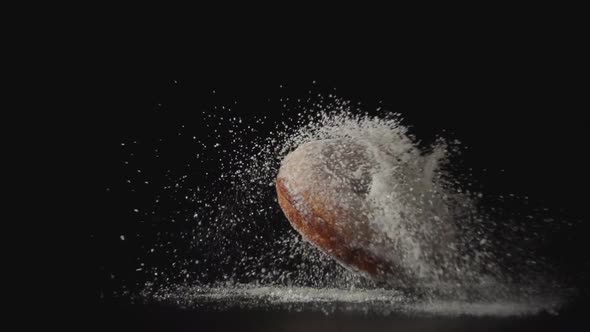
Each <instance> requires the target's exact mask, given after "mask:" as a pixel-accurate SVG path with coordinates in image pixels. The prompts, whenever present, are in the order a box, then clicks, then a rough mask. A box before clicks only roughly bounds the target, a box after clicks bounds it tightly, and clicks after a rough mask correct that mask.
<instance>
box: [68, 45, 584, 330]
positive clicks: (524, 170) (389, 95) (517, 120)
mask: <svg viewBox="0 0 590 332" xmlns="http://www.w3.org/2000/svg"><path fill="white" fill-rule="evenodd" d="M525 37H526V38H525ZM250 46H252V45H250ZM422 46H423V47H421V48H418V47H415V48H413V47H408V48H404V49H403V50H402V49H400V50H399V51H397V50H396V51H394V52H387V53H386V54H384V53H383V52H381V51H382V50H384V49H386V48H388V47H391V48H394V47H392V46H390V45H381V46H376V47H374V48H370V47H364V48H362V51H361V52H359V50H358V49H357V50H356V52H355V53H350V52H349V50H351V49H354V48H355V45H350V44H345V45H343V47H342V49H341V50H340V51H339V52H334V53H335V54H334V53H329V54H327V53H321V52H319V51H318V50H315V51H314V49H313V48H312V49H310V50H309V51H308V50H307V49H306V50H302V49H298V50H297V51H295V50H291V49H280V50H276V49H275V50H272V51H269V52H268V53H264V52H260V53H256V54H255V55H254V54H253V53H251V52H249V51H248V49H247V48H244V47H242V45H236V46H235V47H233V48H229V49H228V50H227V51H226V52H220V53H221V54H219V55H218V53H214V52H212V51H211V48H202V49H199V51H198V52H196V53H198V54H199V55H198V56H195V57H183V56H182V55H181V54H179V53H174V52H172V51H171V53H173V54H172V55H167V56H165V57H161V58H158V57H155V58H156V59H154V60H152V57H150V60H146V59H145V58H142V57H135V56H129V55H128V54H123V53H121V54H119V53H117V52H116V51H115V50H113V52H108V54H105V57H104V58H103V60H99V61H97V62H96V63H95V68H94V69H93V70H92V74H90V73H89V76H90V77H91V83H90V84H89V85H87V86H84V87H82V88H83V90H85V92H86V93H88V95H89V96H92V97H88V98H86V99H85V102H84V103H83V104H81V105H80V108H81V109H84V108H88V109H93V110H95V111H94V112H92V113H91V114H92V115H91V116H83V117H82V118H83V121H82V123H81V126H80V128H79V129H80V130H81V131H82V132H84V137H88V138H89V141H86V142H85V145H84V152H90V153H88V154H86V153H84V154H83V155H84V158H87V159H84V165H85V166H88V167H89V172H91V174H92V176H91V177H90V178H89V179H88V178H86V179H87V180H84V182H83V183H82V185H83V186H85V187H86V189H88V188H91V189H90V190H89V191H90V192H92V193H93V194H92V196H90V197H87V198H86V199H84V206H86V205H88V208H89V209H91V211H95V213H93V215H92V216H90V217H85V220H84V224H83V225H81V228H83V229H84V231H85V232H86V234H85V236H86V239H87V241H86V240H84V242H86V243H85V247H86V246H87V247H89V249H90V254H89V256H87V257H89V259H87V260H86V262H87V263H88V271H87V272H84V273H86V274H87V275H85V276H84V277H85V278H84V280H88V282H87V283H86V285H85V286H86V288H85V294H87V295H88V298H89V299H90V300H89V301H88V303H89V306H88V310H87V313H89V314H90V317H91V319H92V321H95V322H96V324H97V326H104V327H107V328H109V329H110V328H112V327H113V328H117V327H118V328H131V329H133V328H135V327H139V326H142V327H147V326H150V327H153V328H165V329H167V328H180V329H192V328H195V329H198V328H204V330H207V329H208V328H212V327H214V326H216V325H217V326H219V327H225V328H228V329H230V328H231V329H234V328H237V326H241V327H243V328H246V329H248V328H249V329H254V330H255V329H256V327H261V326H262V325H264V324H267V325H268V326H267V325H264V326H266V327H264V328H271V327H273V326H274V325H273V324H275V323H276V324H285V325H284V326H297V324H303V325H302V326H307V325H306V324H311V323H313V324H319V325H322V324H324V325H322V326H325V328H328V329H329V328H341V327H342V326H343V324H344V325H345V326H348V327H349V328H352V327H353V326H356V327H359V328H360V327H361V326H364V327H368V328H375V329H378V328H384V326H393V325H395V326H404V327H416V328H417V327H429V328H437V327H440V326H447V327H450V325H449V324H451V325H452V324H457V325H456V326H459V327H463V328H467V327H469V326H488V327H490V328H514V329H516V328H521V327H527V326H532V325H527V324H529V323H530V324H537V326H542V327H545V328H549V327H554V326H561V324H564V323H565V322H566V321H568V320H569V318H568V317H570V316H568V315H572V317H578V316H576V315H577V314H576V313H578V312H581V311H582V310H583V302H582V299H583V296H586V293H585V292H586V291H585V290H584V289H582V290H580V293H579V294H580V299H578V300H577V302H576V303H575V305H573V306H572V308H568V310H569V311H568V312H570V313H567V312H566V314H564V315H562V316H561V317H560V318H551V317H545V316H543V317H541V318H536V319H516V320H508V321H507V322H503V321H498V320H494V319H487V320H486V319H483V320H477V319H465V320H464V321H461V320H460V319H459V320H457V321H455V320H452V319H450V320H445V319H440V321H437V319H427V320H423V321H421V320H419V319H417V320H412V319H409V318H395V317H392V318H390V319H386V318H378V317H373V318H371V317H365V318H358V317H357V318H355V317H340V316H336V317H323V316H321V315H316V314H312V313H308V314H306V313H300V314H285V313H281V314H277V315H274V314H269V313H263V312H262V313H261V312H254V311H253V312H227V313H215V314H213V313H208V312H206V311H205V312H190V311H188V312H186V311H179V310H175V309H174V308H162V307H158V306H147V307H142V306H139V305H136V306H133V305H131V306H130V305H127V304H125V303H124V301H123V303H121V302H119V301H117V300H113V299H110V298H109V296H108V293H109V291H111V290H112V289H111V288H112V287H113V285H112V283H111V282H110V281H109V280H108V275H109V274H110V273H117V274H118V275H121V274H122V275H123V276H124V277H125V278H127V279H129V278H132V274H129V275H127V276H125V273H126V272H125V271H126V270H127V268H126V264H127V263H129V262H130V260H132V259H133V257H134V254H135V252H134V250H133V248H123V249H122V248H121V247H120V246H118V244H117V243H118V236H119V234H120V233H121V230H122V229H123V230H125V231H129V232H132V231H133V227H134V226H133V223H132V221H131V219H130V218H129V215H128V210H129V208H130V206H129V204H128V202H129V198H128V197H126V196H125V195H124V194H118V196H117V194H116V193H115V194H113V193H109V192H106V191H105V188H108V187H111V188H112V187H113V186H115V187H116V183H118V182H121V181H122V180H123V179H124V177H125V174H124V170H122V168H121V167H120V164H121V160H122V159H123V158H125V157H126V156H125V154H124V153H123V152H121V149H120V143H121V142H122V141H129V140H133V139H139V140H144V141H149V140H151V139H154V138H155V137H171V136H174V135H176V134H177V129H178V125H180V124H191V123H192V124H195V123H198V122H199V121H200V119H199V117H198V116H199V112H195V111H198V110H200V109H206V108H208V107H211V106H212V105H231V104H232V103H233V102H234V101H237V102H238V104H237V105H236V106H235V107H234V108H233V109H234V111H235V112H237V113H239V114H240V115H243V116H252V115H263V114H264V115H267V116H269V118H270V119H271V121H269V122H270V123H272V122H273V120H274V121H277V120H280V116H281V115H280V114H279V113H278V112H277V111H276V107H277V102H276V100H277V99H279V98H281V97H289V98H298V97H301V96H304V95H305V94H306V93H307V91H308V90H309V89H310V88H313V89H314V90H315V91H317V92H318V93H335V94H336V95H338V96H339V97H341V98H344V99H350V100H353V101H361V102H362V103H363V105H364V107H366V108H367V109H375V108H376V107H377V106H383V107H384V108H386V109H388V110H391V111H394V112H398V113H401V114H402V116H403V118H404V119H405V120H404V121H405V122H404V123H405V124H408V125H410V126H411V130H412V132H413V133H414V134H415V135H416V136H417V137H419V138H421V139H423V140H425V141H428V140H432V139H433V138H434V137H435V136H436V135H440V134H443V133H444V134H443V136H446V137H450V138H457V139H459V140H460V141H462V142H463V144H464V146H467V147H468V148H467V149H466V150H465V151H464V152H463V155H462V158H461V161H460V165H458V167H463V168H465V169H467V168H472V173H473V178H474V179H475V181H476V184H475V185H476V186H477V187H478V188H482V190H485V192H486V193H489V194H492V195H494V194H497V195H502V194H508V193H512V194H516V195H521V196H528V197H529V202H531V204H533V205H535V206H538V207H546V208H548V209H550V210H551V211H552V212H551V214H552V215H554V216H555V217H556V218H561V219H564V220H569V221H571V222H572V224H573V226H572V227H571V228H569V229H568V230H567V232H565V233H559V234H555V241H554V242H553V243H552V244H551V248H552V252H551V253H550V255H552V256H553V258H554V260H555V261H556V262H559V265H560V269H562V271H564V274H566V275H568V274H570V275H571V276H572V278H571V280H572V281H573V282H574V283H576V284H577V285H578V286H583V285H585V283H586V281H587V280H588V264H589V260H588V254H587V253H588V252H590V250H589V249H590V248H589V245H588V241H587V240H586V236H587V235H589V234H590V227H589V226H588V222H587V217H588V211H587V207H586V205H587V204H586V197H587V194H585V192H586V191H587V188H589V185H590V183H589V181H588V175H587V170H588V166H589V165H588V162H587V160H586V159H587V158H586V151H587V148H586V142H587V132H586V126H587V121H586V114H585V112H587V110H588V105H587V101H586V96H585V94H586V93H585V91H584V87H585V85H584V81H585V80H587V78H586V76H585V75H584V74H583V72H582V68H581V67H580V56H581V55H580V53H579V52H580V51H579V46H578V43H577V42H575V41H572V40H568V39H566V38H560V36H553V37H548V36H546V35H543V36H540V37H538V38H532V36H522V37H518V36H517V37H514V38H512V39H509V40H508V39H504V40H502V38H499V39H496V38H494V39H493V40H492V39H489V38H482V37H481V36H476V35H474V36H473V37H470V38H466V39H465V40H460V41H455V42H451V41H448V42H447V41H441V42H439V43H426V46H424V45H422ZM197 48H198V47H197ZM357 53H360V55H358V56H357ZM333 54H334V55H333ZM177 56H178V57H177ZM313 81H316V84H313V83H312V82H313ZM281 86H282V87H281ZM213 90H215V93H214V94H213V93H212V91H213ZM269 98H270V99H271V101H270V102H269V101H268V99H269ZM81 112H82V110H81ZM189 126H190V125H189ZM193 126H194V125H193ZM267 129H268V130H272V125H270V124H269V127H268V128H267ZM208 134H210V133H207V132H206V131H198V132H195V135H197V136H199V137H206V136H207V135H208ZM186 149H190V147H189V146H179V147H178V154H179V155H178V156H176V157H175V156H174V155H170V156H169V157H167V158H168V159H167V160H168V161H169V162H170V163H174V161H175V160H182V159H183V154H184V153H186ZM211 167H215V165H211ZM148 168H149V167H148ZM484 169H485V170H484ZM119 192H122V191H119ZM152 194H153V193H151V192H146V193H145V194H144V196H145V197H151V196H150V195H152ZM113 195H114V196H113ZM134 199H136V200H139V201H141V200H142V199H143V198H142V196H141V194H139V196H135V198H134ZM507 204H508V203H507ZM514 204H515V206H508V207H507V208H509V209H514V210H518V209H519V206H518V203H514ZM129 264H130V263H129ZM86 277H87V279H86ZM582 288H584V287H582ZM101 293H102V294H103V296H104V294H107V295H106V297H107V298H106V299H105V298H104V297H103V298H101V297H100V294H101ZM273 315H274V316H273ZM271 318H272V319H271ZM273 319H276V321H273ZM259 323H260V324H262V325H257V324H259ZM345 323H346V324H345ZM570 323H571V322H570ZM232 324H235V326H233V325H232ZM244 324H246V325H244ZM390 324H391V325H390ZM396 324H397V325H396ZM469 324H474V325H469ZM478 324H479V325H478ZM571 324H573V323H571ZM319 325H318V326H319ZM456 326H455V325H453V327H456ZM466 326H467V327H466ZM453 327H450V328H453Z"/></svg>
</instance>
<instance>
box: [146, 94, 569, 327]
mask: <svg viewBox="0 0 590 332" xmlns="http://www.w3.org/2000/svg"><path fill="white" fill-rule="evenodd" d="M294 110H295V111H294ZM295 112H298V114H296V115H295V114H294V113H295ZM359 114H361V115H359ZM208 118H209V119H205V121H209V122H210V123H211V124H212V125H211V126H212V127H215V129H214V132H215V133H218V130H219V132H221V131H222V130H223V131H224V133H220V134H218V135H217V136H216V138H217V139H219V140H220V139H221V135H224V137H223V142H225V143H226V144H223V145H220V144H219V143H220V142H217V141H215V140H213V141H207V142H199V144H201V145H202V146H203V152H200V153H199V154H198V156H197V160H198V161H199V162H200V164H199V165H201V166H200V167H195V166H192V167H193V168H196V169H197V170H198V172H199V175H200V176H202V177H203V176H204V177H205V178H206V179H207V181H206V182H207V183H208V184H207V185H205V186H203V185H195V186H191V184H190V183H191V178H190V177H189V176H188V175H185V176H181V177H180V178H175V179H171V180H172V182H173V183H171V184H169V185H166V186H165V187H164V189H166V190H168V197H169V200H172V201H174V202H177V201H180V203H178V206H179V208H178V209H177V210H175V211H170V217H169V218H168V219H169V220H171V221H172V222H175V227H174V228H172V229H167V230H165V231H160V232H158V233H157V234H158V237H157V239H156V240H154V243H153V245H149V246H147V247H146V254H145V257H142V258H140V259H139V260H143V261H145V262H142V267H143V268H142V272H143V273H145V280H146V283H145V285H144V286H143V289H142V291H141V292H140V296H139V298H140V299H142V300H143V301H158V302H169V303H176V304H178V305H180V306H200V305H202V306H211V305H212V304H214V306H213V307H219V308H222V309H223V308H227V307H232V306H235V305H237V306H240V307H244V306H245V307H254V308H256V307H269V308H272V307H276V306H287V308H288V309H293V310H302V308H303V309H312V310H321V311H327V312H330V311H333V310H341V309H342V310H352V311H359V312H367V311H371V312H380V313H383V314H388V313H391V312H407V313H422V314H427V313H430V314H437V315H438V314H445V315H447V314H450V315H461V314H467V315H498V316H508V315H522V314H534V313H537V312H541V311H547V312H555V310H557V308H559V305H561V303H562V302H563V297H561V296H558V295H560V292H561V291H560V287H558V286H554V285H553V283H552V281H551V278H549V277H548V276H547V274H545V273H544V270H543V264H542V259H540V258H538V259H537V258H535V259H534V264H528V262H530V261H531V260H532V259H531V257H530V255H527V254H526V253H525V252H526V248H525V249H522V248H520V249H519V250H513V249H512V248H513V247H514V246H516V247H518V244H515V242H516V241H515V240H516V239H515V238H514V236H516V235H515V234H517V232H516V231H515V232H514V233H510V234H509V233H506V234H504V235H505V238H502V237H498V236H497V235H494V234H495V233H497V232H498V231H499V230H504V229H511V227H512V226H505V224H506V223H508V221H505V222H501V221H498V220H495V219H493V218H492V217H491V216H490V215H488V214H487V213H486V212H485V211H484V210H482V209H481V208H480V207H479V204H478V197H480V194H479V193H476V192H470V191H469V190H467V189H465V187H464V185H465V181H464V180H463V179H460V176H459V175H456V174H454V173H453V172H452V160H453V158H457V157H458V156H459V154H460V144H459V143H457V142H447V141H445V140H444V139H442V138H439V139H438V140H437V141H436V142H435V143H433V144H431V145H430V146H424V144H421V143H420V142H419V141H418V140H417V139H415V138H414V137H413V136H412V135H410V134H409V133H408V129H407V128H406V127H405V126H404V125H402V124H401V122H402V121H401V119H400V118H399V116H398V115H395V114H385V115H382V116H376V117H375V116H369V115H366V114H363V113H362V112H361V111H360V110H359V108H358V107H356V106H353V105H352V104H351V103H350V102H348V101H344V100H341V99H338V98H326V99H324V98H323V97H322V98H320V99H319V100H317V101H311V102H309V101H308V102H307V104H305V105H297V106H291V107H290V115H289V116H288V117H286V118H285V120H284V121H283V122H281V123H277V124H275V126H274V129H272V131H269V132H260V131H259V129H257V128H262V127H264V125H265V121H266V120H265V119H264V118H250V119H248V118H242V117H239V116H233V115H231V112H230V113H229V114H224V115H216V116H211V115H209V116H208ZM214 120H218V122H217V123H216V124H215V125H213V124H214V123H215V121H214ZM207 127H209V125H207ZM211 129H212V130H213V128H211ZM228 137H229V138H231V139H230V140H229V141H230V143H229V144H227V141H228ZM343 141H344V142H348V144H351V145H357V146H361V147H362V149H360V150H359V151H363V152H362V153H364V154H366V155H367V156H369V157H368V160H370V163H369V164H366V163H360V164H357V165H337V164H331V165H330V166H329V167H332V169H327V170H326V172H335V174H336V173H338V172H339V171H341V169H342V168H343V167H344V168H350V167H352V168H354V171H353V174H357V175H358V183H356V184H355V183H352V184H349V185H352V186H354V185H359V186H362V187H363V188H364V190H366V191H367V193H366V200H365V201H364V202H363V209H366V211H369V212H368V214H367V217H368V218H369V219H370V225H371V227H372V229H373V231H374V232H379V233H380V234H383V236H384V238H386V239H387V243H386V244H382V245H375V246H373V247H371V248H369V249H370V250H371V251H372V252H373V253H374V254H375V255H382V256H384V257H387V258H388V259H390V260H392V261H396V262H398V264H399V266H401V267H402V268H403V269H404V272H405V275H407V276H410V278H411V280H412V282H411V283H406V282H404V283H396V282H395V280H393V282H385V283H383V282H382V281H375V280H371V279H369V278H366V277H365V276H364V275H362V274H359V273H356V272H354V271H352V270H350V269H347V268H345V267H343V266H341V265H339V264H338V263H337V262H335V261H334V260H333V259H332V258H331V257H329V256H327V255H325V254H324V253H322V252H321V251H320V250H317V248H315V247H314V246H312V245H310V244H309V243H307V242H306V241H303V240H302V238H301V236H300V235H299V234H298V233H297V232H295V231H294V230H293V229H292V228H291V227H290V226H289V224H288V221H287V220H286V218H285V217H284V215H283V214H282V211H281V210H280V208H279V205H278V203H277V199H276V191H275V188H274V181H275V178H276V176H277V173H278V171H279V168H280V165H281V161H282V160H283V159H284V158H285V157H286V156H287V155H288V154H289V153H291V152H293V151H295V150H296V149H297V148H298V147H301V146H305V145H306V144H307V145H309V144H312V145H313V144H317V142H343ZM314 142H316V143H314ZM208 151H209V152H208ZM211 151H214V152H211ZM158 153H160V151H158ZM333 153H335V154H336V155H337V154H338V153H346V151H338V149H335V151H333ZM213 164H218V167H217V168H214V169H212V168H211V165H213ZM324 166H326V165H324ZM301 171H305V167H301ZM209 172H210V173H211V174H210V173H209ZM203 173H204V174H203ZM336 175H337V174H336ZM302 177H303V178H305V174H304V175H302ZM308 183H309V184H310V185H312V184H313V183H314V182H313V181H309V182H308ZM291 189H292V190H295V189H293V188H291ZM159 200H160V198H157V199H156V202H159ZM345 203H346V202H344V203H343V204H345ZM513 228H517V227H516V226H515V227H513ZM507 242H510V246H506V243H507ZM525 244H526V243H524V242H523V243H522V245H525ZM154 249H155V250H154ZM502 249H504V250H502ZM158 252H159V253H161V255H160V256H159V259H160V261H161V260H162V259H163V258H164V259H168V261H169V264H168V265H165V266H162V264H160V263H150V259H149V258H150V257H151V256H153V255H155V254H157V253H158ZM506 257H510V259H515V257H517V258H518V259H516V260H515V261H516V262H517V263H518V264H516V263H514V262H515V261H511V262H510V268H509V269H506V268H504V265H505V264H506V260H505V259H506ZM154 261H155V260H154ZM515 266H517V267H518V268H515ZM531 266H533V267H534V268H531ZM539 271H541V272H539ZM301 304H303V307H302V306H301Z"/></svg>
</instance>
